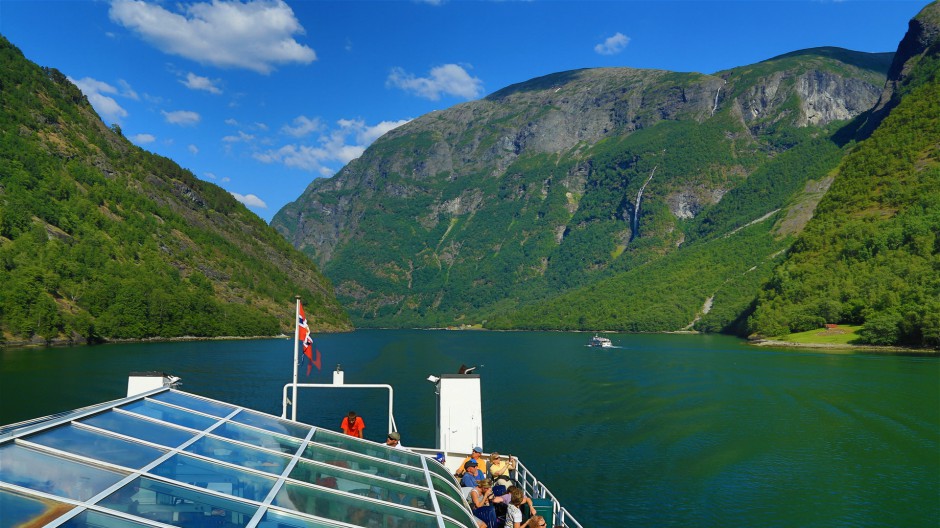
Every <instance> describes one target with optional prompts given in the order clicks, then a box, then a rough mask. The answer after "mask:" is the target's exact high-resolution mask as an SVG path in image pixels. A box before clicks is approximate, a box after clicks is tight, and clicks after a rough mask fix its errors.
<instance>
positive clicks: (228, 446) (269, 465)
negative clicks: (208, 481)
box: [186, 436, 290, 475]
mask: <svg viewBox="0 0 940 528" xmlns="http://www.w3.org/2000/svg"><path fill="white" fill-rule="evenodd" d="M186 451H188V452H191V453H196V454H199V455H203V456H207V457H210V458H214V459H216V460H221V461H223V462H228V463H230V464H237V465H239V466H243V467H247V468H251V469H256V470H258V471H264V472H265V473H271V474H274V475H280V474H281V473H282V472H283V471H284V468H286V467H287V464H288V463H290V458H287V457H286V456H284V455H279V454H276V453H272V452H270V451H264V450H262V449H256V448H253V447H248V446H243V445H240V444H236V443H234V442H226V441H225V440H220V439H218V438H213V437H212V436H205V437H203V438H200V439H199V440H198V441H196V442H194V443H193V444H192V445H191V446H189V447H187V448H186Z"/></svg>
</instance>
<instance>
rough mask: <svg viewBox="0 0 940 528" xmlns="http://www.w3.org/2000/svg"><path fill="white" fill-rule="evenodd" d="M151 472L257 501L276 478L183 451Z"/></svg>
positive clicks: (269, 488) (267, 490)
mask: <svg viewBox="0 0 940 528" xmlns="http://www.w3.org/2000/svg"><path fill="white" fill-rule="evenodd" d="M152 473H153V474H154V475H160V476H161V477H166V478H168V479H173V480H178V481H180V482H186V483H189V484H192V485H194V486H198V487H200V488H206V489H211V490H213V491H218V492H220V493H225V494H226V495H233V496H235V497H244V498H246V499H250V500H254V501H259V502H260V501H262V500H264V498H265V497H266V496H267V494H268V492H269V491H271V488H272V487H274V483H275V482H276V481H275V479H273V478H268V477H264V476H262V475H258V474H256V473H250V472H248V471H242V470H238V469H235V468H233V467H228V466H222V465H219V464H213V463H212V462H207V461H205V460H200V459H198V458H192V457H188V456H185V455H173V456H172V457H170V458H169V459H168V460H167V461H165V462H163V463H162V464H160V465H159V466H157V467H155V468H154V469H153V471H152Z"/></svg>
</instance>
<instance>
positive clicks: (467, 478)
mask: <svg viewBox="0 0 940 528" xmlns="http://www.w3.org/2000/svg"><path fill="white" fill-rule="evenodd" d="M463 468H464V474H463V477H461V478H460V485H461V486H463V487H465V488H475V487H477V481H479V480H481V479H484V478H486V474H485V473H483V472H482V471H480V467H479V464H477V461H476V460H472V459H471V460H468V461H467V462H466V463H465V464H464V465H463Z"/></svg>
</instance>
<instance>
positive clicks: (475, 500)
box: [467, 462, 502, 528]
mask: <svg viewBox="0 0 940 528" xmlns="http://www.w3.org/2000/svg"><path fill="white" fill-rule="evenodd" d="M468 464H470V462H468ZM467 472H468V473H469V470H468V471H467ZM492 487H493V482H492V481H491V480H490V479H488V478H484V479H480V480H479V481H477V486H476V487H475V488H473V491H471V492H470V506H471V508H472V509H473V515H474V516H475V517H476V518H478V519H482V520H483V521H484V522H486V526H487V528H502V527H501V526H498V521H497V519H496V510H495V509H494V508H493V504H492V502H491V501H492V500H493V491H492V489H490V488H492Z"/></svg>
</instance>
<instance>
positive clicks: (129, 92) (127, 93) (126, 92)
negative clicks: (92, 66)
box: [118, 79, 140, 101]
mask: <svg viewBox="0 0 940 528" xmlns="http://www.w3.org/2000/svg"><path fill="white" fill-rule="evenodd" d="M118 84H120V85H121V96H123V97H127V98H128V99H133V100H135V101H140V96H138V95H137V92H135V91H134V89H133V88H131V84H130V83H129V82H127V81H125V80H124V79H118Z"/></svg>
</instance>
